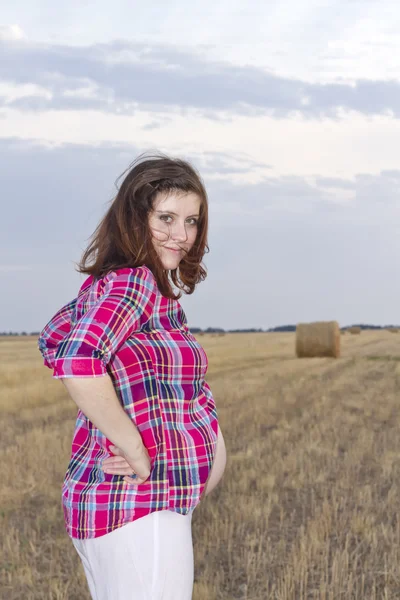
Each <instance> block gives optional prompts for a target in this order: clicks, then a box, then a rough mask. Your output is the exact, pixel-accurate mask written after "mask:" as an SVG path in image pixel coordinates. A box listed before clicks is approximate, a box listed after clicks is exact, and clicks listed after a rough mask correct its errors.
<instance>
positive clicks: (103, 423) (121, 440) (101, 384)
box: [61, 374, 150, 479]
mask: <svg viewBox="0 0 400 600" xmlns="http://www.w3.org/2000/svg"><path fill="white" fill-rule="evenodd" d="M61 381H62V382H63V384H64V386H65V387H66V388H67V391H68V393H69V395H70V396H71V398H72V399H73V401H74V402H75V403H76V404H77V405H78V407H79V408H80V409H81V411H82V412H83V414H84V415H86V417H87V418H88V419H89V420H90V421H91V422H92V423H93V424H94V425H95V426H96V427H97V429H99V430H100V431H101V432H102V433H103V434H104V435H105V436H106V437H107V438H108V439H109V440H111V441H112V442H113V443H114V444H115V445H116V446H118V448H120V449H121V450H122V451H123V452H124V454H125V455H126V458H127V459H128V461H139V463H140V466H139V469H140V472H139V471H138V465H137V464H135V466H134V468H135V471H136V472H137V473H138V475H140V476H141V477H142V478H143V477H144V478H145V479H146V478H147V477H148V475H149V474H150V468H149V466H150V463H149V462H148V453H147V449H146V447H145V446H144V444H143V440H142V437H141V435H140V432H139V430H138V429H137V427H136V425H135V424H134V423H133V422H132V420H131V419H130V417H129V416H128V414H127V413H126V412H125V411H124V409H123V408H122V406H121V404H120V402H119V399H118V396H117V394H116V392H115V389H114V385H113V382H112V380H111V378H110V376H109V375H108V374H107V375H105V376H104V377H68V378H62V379H61ZM142 461H143V464H142ZM143 468H144V471H143ZM147 469H148V473H147V475H146V472H145V471H146V470H147Z"/></svg>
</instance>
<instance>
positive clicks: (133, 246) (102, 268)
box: [75, 152, 209, 300]
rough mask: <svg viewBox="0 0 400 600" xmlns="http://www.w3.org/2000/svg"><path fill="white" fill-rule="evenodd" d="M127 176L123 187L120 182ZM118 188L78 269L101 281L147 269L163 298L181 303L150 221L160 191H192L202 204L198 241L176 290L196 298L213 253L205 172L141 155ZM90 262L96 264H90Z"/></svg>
mask: <svg viewBox="0 0 400 600" xmlns="http://www.w3.org/2000/svg"><path fill="white" fill-rule="evenodd" d="M124 175H125V178H124V180H123V181H122V183H121V185H120V186H119V187H118V180H119V179H121V177H123V176H124ZM115 185H116V187H117V194H116V196H115V197H114V198H113V199H112V200H111V205H110V207H109V208H108V210H107V212H106V214H105V215H104V217H103V218H102V220H101V221H100V223H99V225H98V226H97V227H96V229H95V231H94V233H93V234H92V236H91V238H92V241H91V242H90V244H89V246H88V247H87V248H86V250H85V251H84V253H83V255H82V258H81V261H80V262H79V263H75V264H77V267H78V268H77V269H76V270H77V271H78V272H79V273H86V274H88V275H93V276H94V278H99V277H103V276H104V275H106V274H107V273H108V272H109V271H114V270H115V269H120V268H124V267H137V266H141V265H146V266H147V267H149V269H151V271H152V273H153V275H154V277H155V279H156V281H157V285H158V288H159V290H160V292H161V294H163V296H166V297H168V298H174V299H175V300H178V299H179V298H180V297H181V295H182V294H181V293H178V294H174V292H173V290H172V287H171V283H170V281H169V278H168V272H167V271H165V270H164V268H163V265H162V262H161V261H160V259H159V257H158V255H157V252H156V250H155V248H154V246H153V242H152V236H151V231H150V228H149V223H148V217H149V213H150V211H151V210H152V208H153V203H154V200H155V197H156V195H157V194H158V193H159V192H166V193H169V192H171V191H172V192H174V191H181V192H192V193H195V194H197V195H198V197H199V198H200V200H201V204H200V212H199V219H198V228H197V236H196V240H195V243H194V244H193V246H192V248H191V249H190V251H189V252H187V253H186V254H185V255H184V256H183V258H182V260H181V262H180V264H179V267H178V268H177V269H173V270H171V279H172V281H173V283H174V285H175V286H176V287H177V288H179V289H180V290H182V291H184V292H185V293H186V294H192V293H193V292H194V289H195V287H196V284H197V283H199V282H200V281H203V280H204V279H205V278H206V276H207V272H206V270H205V269H204V267H203V266H202V265H201V261H202V258H203V256H204V254H205V252H209V247H208V245H207V234H208V198H207V192H206V189H205V186H204V183H203V181H202V179H201V177H200V175H199V173H198V172H197V171H196V169H195V168H194V167H193V166H192V165H191V164H190V163H188V162H187V161H185V160H181V159H178V158H171V157H168V156H166V155H164V154H162V153H160V152H157V153H153V154H152V155H150V156H147V155H146V154H141V155H140V156H139V157H138V158H136V159H135V160H134V161H133V163H132V164H131V165H130V166H129V167H128V169H127V170H126V171H124V173H122V174H121V175H120V176H119V177H118V179H117V181H116V182H115ZM90 261H93V263H92V264H91V265H88V262H90ZM178 271H179V276H178Z"/></svg>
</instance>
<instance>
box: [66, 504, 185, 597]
mask: <svg viewBox="0 0 400 600" xmlns="http://www.w3.org/2000/svg"><path fill="white" fill-rule="evenodd" d="M192 514H193V513H189V514H188V515H181V514H179V513H176V512H173V511H170V510H161V511H156V512H153V513H151V514H149V515H146V516H145V517H141V518H140V519H137V520H136V521H132V522H131V523H128V524H127V525H123V526H122V527H119V528H118V529H115V530H114V531H111V533H107V534H106V535H103V536H101V537H98V538H91V539H85V540H79V539H75V538H71V539H72V542H73V544H74V546H75V548H76V550H77V552H78V554H79V556H80V558H81V560H82V564H83V568H84V570H85V575H86V579H87V582H88V585H89V590H90V593H91V596H92V598H93V600H191V598H192V593H193V577H194V565H193V543H192Z"/></svg>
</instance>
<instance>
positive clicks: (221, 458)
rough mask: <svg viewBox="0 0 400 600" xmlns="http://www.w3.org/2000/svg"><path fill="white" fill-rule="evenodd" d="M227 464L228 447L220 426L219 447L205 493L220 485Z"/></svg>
mask: <svg viewBox="0 0 400 600" xmlns="http://www.w3.org/2000/svg"><path fill="white" fill-rule="evenodd" d="M225 466H226V448H225V441H224V438H223V435H222V432H221V429H220V428H219V426H218V439H217V449H216V452H215V457H214V461H213V465H212V467H211V471H210V475H209V478H208V480H207V485H206V487H205V491H204V495H205V496H207V495H208V494H209V493H210V492H212V490H213V489H214V488H215V487H216V486H217V485H218V483H219V481H220V480H221V479H222V475H223V474H224V471H225Z"/></svg>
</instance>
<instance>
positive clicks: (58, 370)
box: [38, 266, 218, 539]
mask: <svg viewBox="0 0 400 600" xmlns="http://www.w3.org/2000/svg"><path fill="white" fill-rule="evenodd" d="M186 323H187V322H186V316H185V313H184V311H183V309H182V307H181V305H180V304H179V302H178V301H177V300H171V299H169V298H166V297H165V296H162V295H161V293H160V291H159V289H158V287H157V282H156V280H155V278H154V276H153V274H152V272H151V270H150V269H149V268H148V267H146V266H141V267H136V268H122V269H117V270H115V271H110V272H109V273H108V274H107V275H105V276H104V277H102V278H101V279H98V280H94V279H93V277H92V276H89V277H88V278H87V279H86V280H85V281H84V283H83V284H82V286H81V288H80V290H79V293H78V296H77V298H74V299H73V300H71V301H70V302H69V303H68V304H66V305H65V306H63V307H62V308H61V309H60V310H59V311H58V312H57V313H56V314H55V315H54V316H53V317H52V319H51V320H50V321H49V322H48V323H47V325H46V326H45V327H44V329H43V331H42V332H41V334H40V336H39V339H38V347H39V350H40V352H41V353H42V356H43V358H44V364H45V365H46V366H47V367H49V368H50V369H53V377H54V378H56V379H60V378H63V377H101V376H104V375H106V374H108V375H109V376H110V377H111V379H112V381H113V384H114V388H115V391H116V393H117V395H118V397H119V399H120V402H121V404H122V406H123V407H124V409H125V411H126V412H127V413H128V415H129V416H130V417H131V419H132V421H133V422H134V423H135V424H136V426H137V428H138V429H139V431H140V434H141V436H142V439H143V442H144V444H145V446H146V448H147V450H148V452H149V455H150V459H151V474H150V477H149V479H148V480H147V481H146V482H145V483H142V484H139V485H138V486H136V487H135V486H133V485H132V484H129V483H127V482H125V481H124V480H123V476H122V475H111V474H106V473H104V472H103V471H102V469H101V465H102V461H103V460H104V459H105V458H107V457H109V456H110V455H111V452H110V451H109V446H110V445H112V442H111V441H110V440H108V439H107V438H106V436H105V435H103V433H102V432H101V431H99V430H98V429H97V428H96V427H95V426H94V425H93V423H91V421H89V419H88V418H87V417H86V416H85V415H84V414H83V413H82V411H80V410H78V415H77V420H76V425H75V431H74V435H73V440H72V451H71V458H70V462H69V465H68V469H67V472H66V474H65V478H64V482H63V485H62V505H63V510H64V517H65V525H66V530H67V533H68V534H69V535H70V536H71V537H74V538H80V539H83V538H95V537H100V536H102V535H105V534H106V533H109V532H111V531H113V530H114V529H116V528H118V527H121V526H123V525H125V524H127V523H130V522H131V521H134V520H135V519H138V518H140V517H143V516H144V515H148V514H150V513H151V512H154V511H157V510H173V511H175V512H178V513H181V514H187V513H189V512H191V511H193V510H194V508H195V507H196V505H197V504H198V503H199V501H200V497H201V494H202V492H203V490H204V487H205V484H206V482H207V479H208V476H209V473H210V470H211V466H212V463H213V459H214V456H215V451H216V444H217V435H218V419H217V411H216V407H215V402H214V399H213V396H212V393H211V390H210V388H209V386H208V384H207V383H206V381H205V380H204V377H205V375H206V372H207V367H208V360H207V355H206V353H205V351H204V349H203V348H202V347H201V345H200V344H199V343H198V342H197V340H196V338H195V337H194V336H193V335H192V334H191V333H190V331H189V329H188V327H187V324H186Z"/></svg>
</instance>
